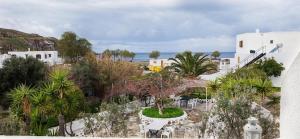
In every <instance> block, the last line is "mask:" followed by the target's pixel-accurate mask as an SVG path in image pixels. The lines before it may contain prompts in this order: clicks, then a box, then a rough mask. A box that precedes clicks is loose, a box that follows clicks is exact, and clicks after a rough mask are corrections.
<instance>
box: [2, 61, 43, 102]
mask: <svg viewBox="0 0 300 139" xmlns="http://www.w3.org/2000/svg"><path fill="white" fill-rule="evenodd" d="M47 71H48V67H47V65H46V64H44V63H43V62H41V61H39V60H37V59H35V58H33V57H27V58H21V57H12V58H10V59H7V60H5V61H4V63H3V67H2V69H0V93H1V94H0V96H1V98H3V100H2V99H1V103H2V105H3V106H4V107H7V106H8V102H7V101H5V100H7V99H5V98H6V94H7V92H9V91H10V90H11V89H13V88H15V87H17V86H19V85H20V84H25V85H28V86H36V85H38V84H39V83H40V82H41V81H43V80H44V79H45V77H46V74H47Z"/></svg>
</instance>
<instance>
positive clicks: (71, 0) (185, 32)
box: [0, 0, 300, 52]
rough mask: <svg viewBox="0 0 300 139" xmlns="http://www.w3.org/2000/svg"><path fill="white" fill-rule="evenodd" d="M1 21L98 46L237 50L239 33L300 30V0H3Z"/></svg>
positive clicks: (137, 49) (0, 2)
mask: <svg viewBox="0 0 300 139" xmlns="http://www.w3.org/2000/svg"><path fill="white" fill-rule="evenodd" d="M0 27H1V28H10V29H16V30H20V31H24V32H28V33H37V34H41V35H44V36H53V37H57V38H59V37H60V36H61V34H62V33H63V32H65V31H73V32H75V33H76V34H78V35H79V36H80V37H84V38H87V39H89V40H90V41H91V42H92V43H93V49H94V50H95V51H97V52H99V51H102V50H104V49H106V48H110V49H116V48H119V49H128V50H131V51H135V52H149V51H152V50H159V51H161V52H179V51H184V50H192V51H197V52H199V51H206V52H207V51H213V50H219V51H234V45H235V35H236V34H239V33H245V32H254V31H255V29H256V28H259V29H260V30H261V31H263V32H266V31H300V2H299V1H298V0H0Z"/></svg>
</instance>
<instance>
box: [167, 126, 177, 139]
mask: <svg viewBox="0 0 300 139" xmlns="http://www.w3.org/2000/svg"><path fill="white" fill-rule="evenodd" d="M165 129H166V130H167V131H169V132H170V133H171V137H173V135H174V133H175V128H174V127H173V126H167V127H165Z"/></svg>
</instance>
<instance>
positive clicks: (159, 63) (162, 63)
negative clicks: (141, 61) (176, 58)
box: [148, 59, 173, 71]
mask: <svg viewBox="0 0 300 139" xmlns="http://www.w3.org/2000/svg"><path fill="white" fill-rule="evenodd" d="M172 62H173V61H172V60H169V59H150V60H149V66H148V67H149V69H150V70H151V71H160V70H161V69H163V68H165V67H167V66H171V64H172Z"/></svg>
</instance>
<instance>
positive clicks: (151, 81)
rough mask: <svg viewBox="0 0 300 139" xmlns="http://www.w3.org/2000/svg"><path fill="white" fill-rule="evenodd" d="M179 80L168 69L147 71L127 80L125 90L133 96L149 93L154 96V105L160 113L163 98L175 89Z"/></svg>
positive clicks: (162, 106) (162, 107)
mask: <svg viewBox="0 0 300 139" xmlns="http://www.w3.org/2000/svg"><path fill="white" fill-rule="evenodd" d="M178 83H179V80H178V79H176V75H174V74H173V73H171V72H168V71H165V70H163V71H161V72H160V73H149V74H146V75H143V76H141V77H137V78H135V79H132V80H130V81H128V83H127V85H126V86H125V88H126V90H127V91H128V92H130V93H132V94H134V95H135V96H138V97H141V96H144V95H150V96H153V97H155V106H156V107H157V109H158V110H159V114H160V115H162V114H163V113H162V112H163V111H162V110H163V109H164V104H163V100H164V99H166V98H168V97H169V95H171V94H172V93H174V92H175V91H176V87H177V84H178Z"/></svg>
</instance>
